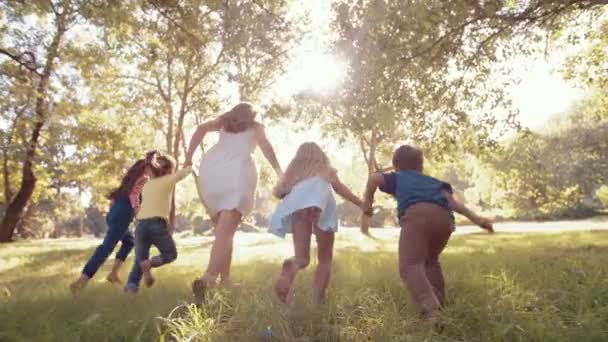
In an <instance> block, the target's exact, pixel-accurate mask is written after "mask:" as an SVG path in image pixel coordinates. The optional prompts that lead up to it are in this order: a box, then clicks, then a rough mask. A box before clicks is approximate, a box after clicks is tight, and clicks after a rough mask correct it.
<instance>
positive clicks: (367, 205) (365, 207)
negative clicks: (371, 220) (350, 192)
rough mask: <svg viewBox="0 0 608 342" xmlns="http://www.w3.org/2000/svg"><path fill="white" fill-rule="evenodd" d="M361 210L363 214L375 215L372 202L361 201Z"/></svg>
mask: <svg viewBox="0 0 608 342" xmlns="http://www.w3.org/2000/svg"><path fill="white" fill-rule="evenodd" d="M361 210H362V211H363V214H365V215H366V216H370V217H371V216H373V215H374V208H373V206H372V203H371V202H367V201H366V202H362V203H361Z"/></svg>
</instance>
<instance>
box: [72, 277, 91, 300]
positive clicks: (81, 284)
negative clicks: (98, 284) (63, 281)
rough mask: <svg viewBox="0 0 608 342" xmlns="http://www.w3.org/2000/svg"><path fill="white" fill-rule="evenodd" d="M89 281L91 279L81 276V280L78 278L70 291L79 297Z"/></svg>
mask: <svg viewBox="0 0 608 342" xmlns="http://www.w3.org/2000/svg"><path fill="white" fill-rule="evenodd" d="M88 281H89V278H88V277H87V276H85V275H84V274H83V275H81V276H80V278H78V280H76V281H75V282H73V283H71V284H70V291H72V295H73V296H77V295H78V294H79V293H80V292H81V291H82V289H84V287H85V286H86V285H87V282H88Z"/></svg>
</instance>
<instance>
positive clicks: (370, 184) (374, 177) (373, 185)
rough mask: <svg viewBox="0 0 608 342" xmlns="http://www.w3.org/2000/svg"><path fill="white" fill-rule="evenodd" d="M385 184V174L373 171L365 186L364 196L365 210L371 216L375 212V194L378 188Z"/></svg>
mask: <svg viewBox="0 0 608 342" xmlns="http://www.w3.org/2000/svg"><path fill="white" fill-rule="evenodd" d="M383 185H384V175H383V174H381V173H373V174H371V175H370V176H369V177H368V179H367V186H366V187H365V195H364V198H363V201H364V204H363V212H364V213H365V214H366V215H369V216H371V215H372V214H373V211H374V209H373V204H374V195H375V194H376V190H377V189H378V188H379V187H381V186H383Z"/></svg>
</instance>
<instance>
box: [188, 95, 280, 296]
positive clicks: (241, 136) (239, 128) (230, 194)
mask: <svg viewBox="0 0 608 342" xmlns="http://www.w3.org/2000/svg"><path fill="white" fill-rule="evenodd" d="M255 116H256V112H255V111H254V110H253V107H252V105H251V104H248V103H240V104H238V105H236V106H235V107H234V108H232V109H231V110H230V111H229V112H227V113H224V114H222V115H220V116H219V117H218V118H217V119H214V120H211V121H208V122H205V123H203V124H202V125H200V126H198V128H197V129H196V132H194V134H193V135H192V139H191V141H190V146H189V148H188V152H187V153H186V161H185V163H189V162H191V161H192V155H193V154H194V152H195V151H196V149H197V147H198V146H199V145H200V143H201V141H202V140H203V139H204V137H205V135H206V134H207V133H209V132H215V131H217V132H219V134H220V137H219V140H218V142H217V144H215V145H214V146H213V147H211V149H209V151H207V152H206V153H205V154H204V155H203V158H202V160H201V164H200V169H199V186H200V188H201V194H202V197H203V202H204V205H205V207H206V208H207V211H208V213H209V215H210V217H211V220H212V221H213V222H214V224H215V241H213V246H212V247H211V254H210V256H209V265H208V267H207V271H206V272H205V274H204V275H203V276H202V277H201V278H198V279H196V280H195V281H194V282H193V283H192V291H193V293H194V295H195V297H196V298H197V300H202V299H203V297H204V292H205V289H206V288H207V287H209V286H213V285H214V284H215V282H216V281H217V278H218V276H220V274H221V278H222V282H225V281H226V280H227V277H228V275H229V272H230V263H231V259H232V242H233V238H234V233H235V232H236V229H237V227H238V225H239V224H240V222H241V219H242V218H243V216H245V215H247V214H248V213H250V212H251V210H252V209H253V205H254V197H255V189H256V185H257V179H258V174H257V170H256V167H255V163H254V161H253V158H252V153H253V151H254V150H255V147H256V146H259V147H260V149H261V150H262V153H263V154H264V156H265V157H266V159H268V161H269V162H270V164H271V165H272V167H273V169H274V170H275V172H276V173H277V176H278V177H281V175H282V171H281V167H280V165H279V163H278V161H277V158H276V156H275V153H274V150H273V148H272V145H271V144H270V142H269V141H268V139H267V138H266V134H265V132H264V127H263V126H262V125H261V124H260V123H258V122H257V121H255Z"/></svg>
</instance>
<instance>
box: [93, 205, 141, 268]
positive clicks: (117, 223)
mask: <svg viewBox="0 0 608 342" xmlns="http://www.w3.org/2000/svg"><path fill="white" fill-rule="evenodd" d="M132 220H133V208H131V204H130V203H129V200H128V199H127V198H126V197H124V198H122V197H121V198H117V199H116V200H114V203H112V206H111V207H110V211H109V212H108V215H107V216H106V222H107V224H108V231H107V232H106V236H105V237H104V239H103V242H102V243H101V245H99V247H97V249H96V250H95V252H94V253H93V255H92V256H91V257H90V258H89V260H88V261H87V263H86V264H85V265H84V268H83V269H82V274H84V275H86V276H87V277H89V278H92V277H93V276H94V275H95V273H97V270H98V269H99V267H101V265H103V263H104V262H105V261H106V259H107V258H108V256H110V254H112V251H114V247H116V245H117V244H118V242H119V241H120V242H122V244H121V246H120V249H119V250H118V252H117V253H116V259H118V260H122V261H125V259H126V258H127V256H128V255H129V253H130V252H131V250H132V249H133V245H134V239H133V235H132V234H131V232H129V224H131V221H132Z"/></svg>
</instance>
